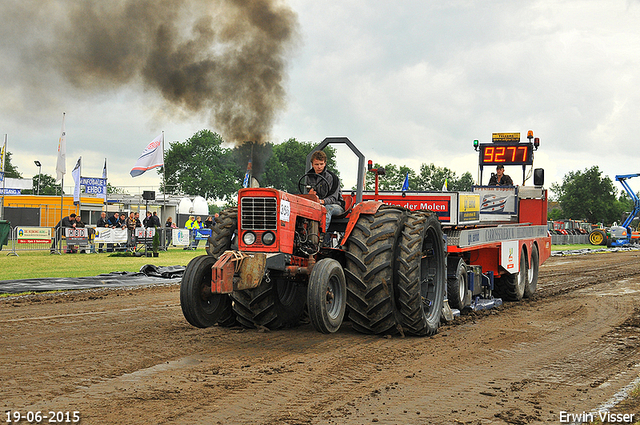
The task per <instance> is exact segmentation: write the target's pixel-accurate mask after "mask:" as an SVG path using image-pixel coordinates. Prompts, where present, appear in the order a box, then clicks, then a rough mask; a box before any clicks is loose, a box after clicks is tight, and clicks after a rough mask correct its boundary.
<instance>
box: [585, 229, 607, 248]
mask: <svg viewBox="0 0 640 425" xmlns="http://www.w3.org/2000/svg"><path fill="white" fill-rule="evenodd" d="M606 239H607V234H606V233H605V232H604V231H603V230H602V229H594V230H593V231H591V233H589V243H591V245H605V244H606Z"/></svg>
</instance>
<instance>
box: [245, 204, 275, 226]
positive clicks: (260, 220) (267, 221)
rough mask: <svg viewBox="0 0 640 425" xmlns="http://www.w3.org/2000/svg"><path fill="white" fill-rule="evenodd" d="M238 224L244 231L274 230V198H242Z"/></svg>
mask: <svg viewBox="0 0 640 425" xmlns="http://www.w3.org/2000/svg"><path fill="white" fill-rule="evenodd" d="M240 208H241V211H242V215H241V217H240V223H241V225H242V229H245V230H276V226H277V224H278V220H277V217H278V215H277V212H278V211H277V205H276V198H242V199H241V201H240Z"/></svg>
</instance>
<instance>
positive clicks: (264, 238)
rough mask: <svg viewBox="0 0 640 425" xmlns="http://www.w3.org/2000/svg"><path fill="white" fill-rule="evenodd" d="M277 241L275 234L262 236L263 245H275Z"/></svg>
mask: <svg viewBox="0 0 640 425" xmlns="http://www.w3.org/2000/svg"><path fill="white" fill-rule="evenodd" d="M275 241H276V235H274V234H273V232H266V233H263V235H262V243H263V244H265V245H273V243H274V242H275Z"/></svg>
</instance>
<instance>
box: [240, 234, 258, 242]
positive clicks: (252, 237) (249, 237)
mask: <svg viewBox="0 0 640 425" xmlns="http://www.w3.org/2000/svg"><path fill="white" fill-rule="evenodd" d="M242 241H243V242H244V244H245V245H253V244H254V243H256V234H255V233H253V232H247V233H245V234H244V235H242Z"/></svg>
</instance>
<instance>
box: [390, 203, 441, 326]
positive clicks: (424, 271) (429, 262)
mask: <svg viewBox="0 0 640 425" xmlns="http://www.w3.org/2000/svg"><path fill="white" fill-rule="evenodd" d="M446 263H447V261H446V255H445V246H444V239H443V237H442V229H441V227H440V222H439V221H438V217H437V216H436V215H435V214H433V213H429V212H424V211H414V212H412V213H411V214H410V215H409V217H408V218H407V221H406V223H405V224H404V227H403V230H402V235H401V238H400V242H399V245H398V295H397V297H398V298H397V303H398V308H399V310H400V322H401V325H402V328H403V329H404V331H405V332H406V333H409V334H411V335H419V336H426V335H433V334H435V333H436V332H437V331H438V326H439V325H440V316H441V314H442V307H443V299H444V291H445V285H446V284H447V272H446Z"/></svg>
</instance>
